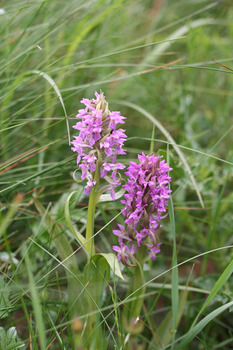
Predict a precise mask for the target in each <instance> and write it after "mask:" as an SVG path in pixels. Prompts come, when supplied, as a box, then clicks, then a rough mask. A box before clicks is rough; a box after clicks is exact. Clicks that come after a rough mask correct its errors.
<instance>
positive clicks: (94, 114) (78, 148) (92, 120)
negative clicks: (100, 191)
mask: <svg viewBox="0 0 233 350" xmlns="http://www.w3.org/2000/svg"><path fill="white" fill-rule="evenodd" d="M95 97H96V99H92V100H88V99H85V98H84V99H82V101H81V103H83V104H84V105H85V108H84V109H80V110H79V113H78V115H77V116H76V118H77V119H80V121H78V122H77V124H76V125H75V126H74V127H73V128H74V129H76V130H79V135H78V136H74V140H73V141H72V142H71V143H72V145H73V146H72V148H71V149H72V150H73V151H74V152H77V153H78V157H77V165H78V167H79V168H80V169H81V170H82V176H81V179H82V180H83V179H87V184H86V186H85V193H86V194H89V193H90V191H91V188H92V187H93V186H95V185H96V183H97V182H98V181H99V177H102V178H105V179H106V180H108V181H109V189H110V190H111V196H112V199H113V200H114V196H115V192H114V189H115V187H116V186H118V185H119V184H120V181H119V179H118V178H117V172H118V170H121V169H124V168H125V166H124V165H123V164H121V163H117V162H116V157H117V155H120V154H125V151H124V150H123V148H122V147H123V144H124V141H125V139H126V135H125V130H123V129H118V130H117V129H116V128H117V125H118V124H124V119H125V117H122V116H121V114H120V112H110V111H109V110H108V103H107V102H106V100H105V97H104V95H103V93H102V92H100V94H98V93H97V92H95ZM109 175H111V178H110V177H109Z"/></svg>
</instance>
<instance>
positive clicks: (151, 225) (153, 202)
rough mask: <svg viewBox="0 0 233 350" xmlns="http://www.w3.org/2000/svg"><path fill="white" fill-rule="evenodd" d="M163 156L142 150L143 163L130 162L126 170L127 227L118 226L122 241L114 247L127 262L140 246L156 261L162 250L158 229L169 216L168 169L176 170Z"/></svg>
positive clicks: (125, 215) (118, 234) (125, 210)
mask: <svg viewBox="0 0 233 350" xmlns="http://www.w3.org/2000/svg"><path fill="white" fill-rule="evenodd" d="M161 158H162V157H155V156H154V155H153V154H152V155H145V154H144V153H142V155H138V159H139V164H137V163H135V162H130V165H129V167H128V170H127V171H126V172H125V175H127V176H128V180H127V183H126V185H124V186H123V187H124V189H125V190H126V193H125V194H124V198H125V199H124V200H122V201H121V202H122V203H123V204H124V205H125V206H124V208H123V212H122V213H123V215H124V217H125V227H124V226H123V225H118V227H119V230H114V231H113V233H114V234H115V235H116V236H118V242H119V246H113V249H114V250H115V251H116V252H117V256H118V260H122V262H123V263H124V264H127V263H128V259H129V258H130V256H132V255H134V254H135V252H136V248H137V247H144V249H145V250H146V251H147V253H148V254H149V255H150V256H151V258H152V259H153V260H155V259H156V254H157V253H159V252H160V245H161V244H162V243H158V241H157V236H156V230H157V229H158V228H160V227H161V226H162V225H161V220H162V219H163V218H165V217H166V216H167V215H166V206H167V203H168V199H169V198H170V193H171V190H169V187H168V184H169V182H170V181H171V177H170V176H168V171H170V170H172V168H170V167H169V166H168V165H167V164H166V163H165V160H161Z"/></svg>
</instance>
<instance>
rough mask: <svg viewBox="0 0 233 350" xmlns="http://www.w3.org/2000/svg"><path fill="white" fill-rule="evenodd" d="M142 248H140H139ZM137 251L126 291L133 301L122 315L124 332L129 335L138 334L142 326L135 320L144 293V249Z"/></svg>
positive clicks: (138, 315) (139, 311) (141, 304)
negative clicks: (129, 283)
mask: <svg viewBox="0 0 233 350" xmlns="http://www.w3.org/2000/svg"><path fill="white" fill-rule="evenodd" d="M141 248H142V247H141ZM141 248H140V249H138V250H137V252H136V259H135V263H136V265H135V267H133V276H132V278H131V285H130V288H129V291H128V296H131V295H132V298H134V300H133V301H132V302H131V303H130V305H129V309H128V308H125V309H124V310H125V312H124V313H123V322H124V325H125V328H126V330H127V331H128V332H129V333H131V334H134V335H135V334H139V333H141V332H142V330H143V328H144V326H143V324H142V323H141V322H140V320H138V319H137V318H138V317H140V313H141V309H142V306H143V301H144V298H143V295H144V293H145V291H146V287H145V279H144V274H143V263H144V253H145V252H144V249H141Z"/></svg>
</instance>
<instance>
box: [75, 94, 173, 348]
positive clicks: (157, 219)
mask: <svg viewBox="0 0 233 350" xmlns="http://www.w3.org/2000/svg"><path fill="white" fill-rule="evenodd" d="M81 103H83V104H84V106H85V108H84V109H80V110H79V113H78V115H77V116H76V118H77V119H78V122H77V124H76V125H75V126H74V129H76V130H78V131H79V134H78V136H74V140H73V141H72V150H73V151H74V152H77V153H78V155H77V165H78V168H79V169H81V172H82V175H81V180H87V182H86V186H85V189H84V191H85V194H86V195H89V194H90V197H89V204H88V214H87V227H86V237H85V238H83V237H81V239H80V242H81V243H82V244H83V246H84V249H85V251H86V253H87V259H88V262H87V266H89V267H88V271H89V273H88V277H87V278H88V280H89V281H90V280H92V279H93V280H95V282H96V283H97V285H98V283H99V282H100V280H101V278H102V279H103V275H102V276H100V277H97V278H96V271H95V270H92V269H91V266H92V263H93V262H94V264H95V266H96V265H97V267H99V269H100V270H101V269H102V268H103V261H102V265H101V264H99V266H98V263H99V262H100V260H98V259H97V258H96V256H97V255H98V254H95V248H94V216H95V208H96V204H97V203H98V200H99V198H100V196H101V195H102V193H103V192H106V191H110V194H111V198H112V200H115V189H116V187H117V186H119V185H120V184H121V181H120V176H119V175H118V171H119V170H123V169H124V168H125V166H124V165H123V164H122V163H119V162H117V156H118V155H124V154H125V151H124V150H123V144H124V141H125V140H126V135H125V130H123V129H121V128H119V129H117V126H118V125H119V124H124V119H125V117H122V116H121V114H120V112H111V111H110V110H109V109H108V103H107V102H106V100H105V97H104V95H103V93H102V92H100V94H98V93H97V92H96V93H95V99H92V100H89V99H83V100H82V101H81ZM138 159H139V163H138V164H137V163H135V162H130V165H129V167H128V169H127V171H126V172H125V175H126V176H127V181H126V184H125V185H123V186H122V187H123V188H124V191H125V194H124V199H123V200H122V201H121V203H123V204H124V208H123V211H122V215H123V217H124V222H125V225H120V224H118V228H119V229H118V230H113V233H114V234H115V235H116V236H117V237H118V243H119V244H118V246H117V245H114V246H113V250H114V251H115V252H117V258H118V261H121V262H122V263H123V264H124V265H127V266H130V267H132V269H133V270H132V281H131V286H130V289H129V291H128V295H130V294H131V293H134V291H135V297H136V298H135V300H134V301H133V302H132V303H131V305H130V307H129V308H125V311H124V312H123V316H122V317H123V324H124V326H125V330H126V331H127V332H130V333H133V331H132V327H131V324H132V322H131V321H132V320H133V321H134V320H136V319H137V318H138V316H140V312H141V307H142V303H143V298H142V297H140V298H138V297H139V296H142V295H143V293H144V291H145V288H144V287H143V285H144V278H143V264H144V262H145V261H147V260H148V259H150V258H151V259H152V260H155V259H156V255H157V253H159V252H160V246H161V244H162V243H161V242H159V238H158V235H157V232H158V229H159V228H160V227H161V226H162V225H161V220H162V219H163V218H165V217H166V216H167V214H166V206H167V202H168V199H169V197H170V193H171V190H170V189H169V183H170V181H171V177H170V176H169V175H168V172H169V171H170V170H172V169H171V168H170V167H169V166H168V165H167V164H166V163H165V161H164V160H162V159H161V157H156V156H154V155H153V154H151V155H145V154H142V155H138ZM106 182H107V183H106ZM103 256H104V258H105V259H106V261H107V263H108V264H109V266H110V267H111V268H112V269H113V270H115V269H118V268H119V265H117V260H116V261H115V262H114V264H112V262H111V261H110V260H111V259H112V256H111V259H110V258H109V257H107V255H106V254H105V255H104V254H102V257H103ZM87 266H86V268H85V269H86V270H87ZM104 266H105V268H106V264H105V265H104ZM114 272H116V271H114ZM103 273H105V277H106V271H104V270H103ZM84 275H85V271H84ZM118 276H119V274H118ZM87 282H88V281H87V279H86V280H85V279H84V283H87ZM101 283H102V282H101ZM92 287H94V288H95V286H94V285H92ZM95 289H96V290H99V292H98V293H97V292H96V293H97V295H96V294H95V295H94V294H93V292H92V291H90V290H89V291H90V293H89V294H88V293H87V297H86V301H87V304H88V305H89V310H88V311H89V312H90V313H91V312H92V311H93V310H94V304H98V303H99V304H100V299H101V298H100V295H99V294H100V292H101V288H99V287H98V288H95ZM102 291H103V289H102ZM93 299H94V304H93ZM99 307H101V305H99ZM94 327H97V318H93V317H92V316H91V317H90V319H89V320H88V321H87V329H88V336H89V344H90V341H93V339H92V340H90V339H91V337H90V332H93V329H94ZM100 328H101V326H100V325H98V329H100ZM137 332H140V329H138V330H137ZM134 333H135V330H134ZM88 336H86V337H84V342H86V343H87V342H88V340H87V339H88ZM97 338H98V339H97V340H96V339H95V346H97V348H98V347H99V348H100V347H101V346H102V347H103V337H102V336H101V333H100V331H99V337H97ZM92 346H93V345H92Z"/></svg>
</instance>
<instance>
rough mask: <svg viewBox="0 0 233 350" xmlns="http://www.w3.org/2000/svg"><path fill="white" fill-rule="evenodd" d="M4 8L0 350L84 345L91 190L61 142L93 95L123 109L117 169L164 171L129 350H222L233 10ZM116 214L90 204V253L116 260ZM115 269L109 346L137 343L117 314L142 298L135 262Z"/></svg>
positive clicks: (116, 208) (11, 4) (107, 314)
mask: <svg viewBox="0 0 233 350" xmlns="http://www.w3.org/2000/svg"><path fill="white" fill-rule="evenodd" d="M0 6H1V11H0V33H1V34H0V35H1V40H0V53H1V55H0V73H1V75H0V89H1V94H0V98H1V104H0V123H1V130H0V132H1V159H0V175H1V179H0V185H1V187H0V203H1V211H0V250H1V251H0V264H1V275H0V349H1V348H2V349H20V348H22V349H23V348H24V347H25V348H28V349H42V350H44V349H72V348H73V349H75V344H78V343H79V342H80V337H81V336H82V335H81V334H80V330H79V328H78V326H79V323H77V322H79V321H80V322H81V325H82V326H83V324H82V322H83V319H82V318H80V319H79V320H77V319H75V320H74V319H73V318H72V308H75V307H76V306H77V305H78V304H79V298H80V300H81V298H82V295H83V294H85V293H88V285H82V283H80V273H81V272H80V271H82V270H83V267H84V265H85V254H84V253H83V250H82V249H80V243H81V245H82V242H80V240H79V238H80V236H75V235H74V234H73V233H74V231H73V229H72V228H73V227H74V228H75V232H77V231H78V232H79V233H80V234H82V233H83V232H84V231H85V227H86V224H87V219H86V212H87V196H85V195H84V193H83V184H82V183H76V182H75V181H74V179H73V171H74V170H75V169H76V159H75V156H74V154H73V153H72V152H71V150H70V146H69V142H70V139H71V138H72V135H73V129H72V125H74V123H75V120H74V119H75V115H76V112H77V110H78V109H79V108H81V107H80V102H79V101H80V100H81V99H82V98H83V97H86V98H91V97H92V96H93V93H94V91H95V90H97V91H99V90H100V89H101V90H102V91H104V93H105V95H106V97H107V99H108V101H109V103H110V104H111V108H112V110H114V109H115V110H121V112H122V115H125V116H127V122H126V124H125V128H126V133H127V135H128V139H127V142H126V149H127V155H126V156H125V157H124V158H123V157H122V159H121V161H122V162H123V163H124V164H125V165H126V166H127V164H128V162H129V161H130V160H136V159H137V154H138V153H141V152H145V153H149V152H150V150H151V148H153V151H154V153H155V154H158V155H163V156H164V157H165V159H167V161H169V164H170V166H171V167H172V168H173V171H172V173H171V175H172V185H171V187H172V190H173V194H172V201H171V202H170V206H169V211H170V222H169V219H166V220H165V223H164V226H163V228H162V229H161V230H160V233H159V234H160V239H161V241H162V242H163V245H162V250H161V253H160V254H159V255H158V258H157V260H156V262H152V263H151V262H150V263H148V265H147V266H146V268H145V271H144V278H145V284H144V285H143V286H142V288H144V287H146V291H145V293H144V295H143V296H144V297H145V298H144V303H143V310H142V313H141V315H140V322H141V323H142V324H143V327H144V330H143V332H141V333H140V334H139V335H138V337H137V349H140V346H141V348H143V349H219V348H221V349H224V350H229V349H231V347H232V342H233V339H232V334H233V324H232V317H231V314H230V313H229V310H232V295H233V294H232V290H233V289H232V288H233V280H232V277H231V274H232V269H233V267H232V257H233V255H232V246H233V238H232V202H233V195H232V178H231V174H232V165H233V153H232V148H231V139H232V136H231V135H232V95H233V93H232V90H233V79H232V71H231V70H228V69H227V68H224V66H226V67H229V68H231V69H233V65H232V61H233V57H232V38H233V24H232V20H231V19H232V16H233V7H232V4H231V2H230V1H222V2H219V1H213V2H211V3H209V2H208V1H204V0H200V1H194V0H191V1H188V2H187V1H183V0H178V1H172V0H167V1H163V0H161V1H160V0H154V1H150V0H146V1H140V0H134V1H133V0H125V1H123V0H96V1H84V0H79V1H76V0H69V1H61V0H57V1H55V0H50V1H46V0H43V1H42V0H37V1H36V0H33V1H26V0H24V1H16V0H11V1H6V0H3V1H2V2H1V3H0ZM216 62H217V63H221V64H222V65H223V66H221V65H218V64H217V63H216ZM153 127H154V133H152V129H153ZM75 176H76V177H77V178H78V177H79V173H78V172H77V173H75ZM69 195H70V196H69ZM67 198H69V200H68V204H69V206H68V209H69V210H68V209H67ZM65 206H66V212H65ZM121 208H122V205H121V203H120V201H119V200H117V201H116V202H103V203H101V204H99V205H98V206H97V211H96V214H95V238H96V251H97V252H103V253H110V252H112V248H111V247H112V245H113V243H116V242H115V237H114V236H113V235H112V229H114V228H115V227H116V223H117V222H121V223H122V222H123V219H122V217H121V215H120V211H121ZM67 245H69V246H71V247H72V249H71V250H70V253H69V256H66V255H65V253H64V251H63V247H64V246H67ZM72 261H73V264H72ZM75 264H76V269H74V270H73V268H72V266H74V265H75ZM121 268H122V270H121V272H120V271H119V274H118V276H119V275H120V273H122V274H123V275H124V277H125V279H124V280H121V279H120V278H118V277H113V276H111V279H110V280H109V282H108V284H107V288H106V291H105V292H104V293H103V294H104V303H103V305H101V307H99V309H97V311H95V312H93V313H94V314H96V315H97V316H96V317H99V319H100V322H102V326H103V329H104V337H105V338H106V339H107V340H106V343H104V345H103V346H104V347H103V348H108V349H118V350H120V349H128V348H129V346H130V345H129V344H131V343H130V341H134V338H133V337H132V334H130V333H129V332H128V333H127V331H126V330H125V329H124V325H123V324H122V321H121V315H122V313H123V310H125V308H129V306H130V305H133V303H131V302H132V300H135V295H137V293H136V292H137V291H135V293H136V294H135V293H133V294H131V295H127V289H128V285H129V278H130V269H129V268H125V267H124V266H123V265H122V266H121ZM105 277H106V276H105ZM67 293H68V294H69V295H72V298H71V299H72V300H68V297H67V295H68V294H67ZM134 294H135V295H134ZM92 316H93V315H90V317H92ZM75 322H76V323H75ZM97 333H98V330H96V334H97ZM93 344H94V343H93ZM93 348H94V347H93ZM76 349H77V347H76Z"/></svg>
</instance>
